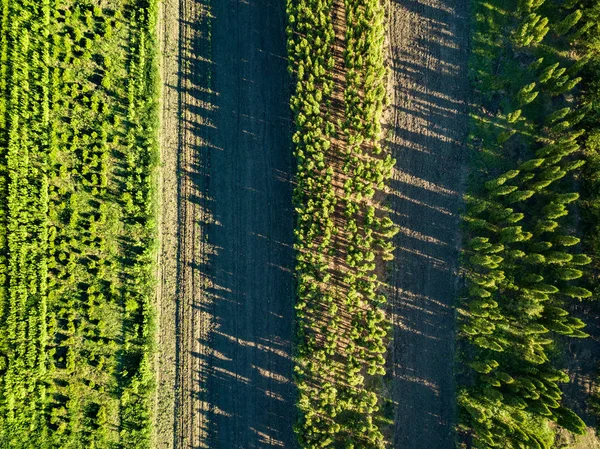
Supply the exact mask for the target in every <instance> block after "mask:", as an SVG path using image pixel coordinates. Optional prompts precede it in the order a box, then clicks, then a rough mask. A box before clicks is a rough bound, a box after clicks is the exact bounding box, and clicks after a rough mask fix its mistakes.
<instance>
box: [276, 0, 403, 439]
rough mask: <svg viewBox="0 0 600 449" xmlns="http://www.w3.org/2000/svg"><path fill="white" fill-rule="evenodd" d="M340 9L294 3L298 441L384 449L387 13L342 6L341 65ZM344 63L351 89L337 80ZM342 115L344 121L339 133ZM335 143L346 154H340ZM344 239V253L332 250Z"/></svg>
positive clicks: (371, 2) (390, 229)
mask: <svg viewBox="0 0 600 449" xmlns="http://www.w3.org/2000/svg"><path fill="white" fill-rule="evenodd" d="M333 9H334V4H333V1H331V0H325V1H322V0H300V1H298V2H293V1H288V3H287V16H288V29H287V36H288V57H289V61H290V72H291V73H292V74H293V75H294V76H295V81H296V85H295V93H294V95H293V96H292V99H291V107H292V110H293V112H294V117H295V125H296V132H295V134H294V136H293V142H294V145H295V155H296V160H297V175H296V178H297V181H298V182H297V187H296V189H295V191H294V206H295V210H296V214H297V223H296V229H295V235H296V243H295V249H296V276H297V302H296V306H295V307H296V315H297V322H298V342H297V345H296V357H295V361H296V365H295V381H296V384H297V385H298V390H299V397H298V408H299V411H300V413H299V421H298V423H297V425H296V433H297V435H298V439H299V442H300V447H303V448H316V447H327V446H329V447H334V446H335V447H338V446H339V447H361V448H383V447H384V446H385V441H384V436H383V433H382V431H381V429H380V426H381V425H383V424H384V423H385V422H386V420H385V419H383V416H382V412H381V410H380V408H381V407H380V406H379V403H380V402H382V401H381V400H380V398H379V397H378V393H379V392H378V390H377V388H376V383H377V378H378V377H379V376H381V375H383V374H384V373H385V369H384V364H385V358H384V357H383V354H384V353H385V351H386V344H385V340H386V337H387V332H388V331H387V329H388V327H389V324H388V323H387V321H386V318H385V314H384V313H383V310H382V308H381V307H382V304H383V303H385V296H384V295H382V294H381V293H380V292H379V291H378V290H379V280H378V279H377V275H376V274H375V273H374V270H375V268H376V266H377V264H380V265H382V264H383V262H385V261H387V260H391V259H393V251H394V246H393V244H392V243H391V238H392V237H393V236H394V235H395V234H396V233H397V232H398V228H397V227H396V226H394V224H393V222H392V221H391V219H390V218H389V217H387V216H386V215H385V213H384V212H383V211H379V210H376V208H375V207H374V206H373V197H374V195H375V192H377V191H378V190H380V189H382V188H383V187H384V184H385V182H386V181H387V180H388V179H389V178H390V177H391V174H392V167H393V165H394V163H395V161H394V160H393V159H392V158H391V156H390V154H389V152H388V151H387V149H385V148H382V147H381V145H380V140H381V138H382V130H381V118H382V113H383V105H384V99H385V92H386V88H385V87H386V86H385V74H386V72H385V68H384V47H383V44H384V37H385V33H384V26H383V25H384V11H383V8H382V6H381V5H380V4H379V0H368V1H366V2H365V1H358V0H346V1H345V11H346V17H345V20H346V25H347V26H346V36H345V39H344V43H345V49H344V57H343V60H342V59H341V58H340V60H339V61H336V60H335V54H334V52H333V48H332V47H333V45H334V42H335V38H336V36H335V30H334V24H333V12H334V11H333ZM338 37H339V36H338ZM337 64H339V66H343V70H344V74H345V77H346V79H345V81H346V82H345V84H343V83H339V82H338V84H336V83H335V82H334V76H333V75H334V67H336V65H337ZM342 93H343V102H342V103H343V106H342V107H343V108H344V110H342V111H335V110H334V109H333V108H334V106H333V104H334V102H333V97H334V94H336V95H340V96H341V94H342ZM335 113H341V114H343V116H344V121H343V122H342V121H336V122H335V123H334V122H333V120H332V118H331V116H332V115H333V114H335ZM339 136H343V140H344V144H343V145H340V144H339V143H338V144H337V145H336V146H334V144H333V142H334V139H335V138H336V137H339ZM340 160H341V161H342V162H339V161H340ZM340 165H341V167H340ZM334 170H336V171H339V172H340V173H338V174H339V175H343V176H344V178H345V181H344V185H343V192H339V190H336V188H334V184H333V182H334V180H333V174H334ZM334 214H337V217H336V219H335V220H334ZM338 236H341V237H342V238H343V239H344V240H345V241H346V242H347V243H346V244H344V245H339V242H338V243H337V244H336V243H335V240H334V239H336V238H339V237H338ZM332 256H337V257H338V258H339V259H340V260H341V261H342V262H341V264H342V265H343V268H342V269H334V268H332V267H333V265H339V264H340V262H335V264H334V263H332ZM333 277H336V278H342V279H343V282H342V286H341V287H334V286H333V285H332V283H331V282H330V280H331V279H332V278H333Z"/></svg>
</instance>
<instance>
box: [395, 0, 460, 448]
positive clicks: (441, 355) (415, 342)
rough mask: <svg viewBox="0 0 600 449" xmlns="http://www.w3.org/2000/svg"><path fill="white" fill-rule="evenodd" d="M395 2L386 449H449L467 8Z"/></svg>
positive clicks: (449, 0) (453, 2) (449, 1)
mask: <svg viewBox="0 0 600 449" xmlns="http://www.w3.org/2000/svg"><path fill="white" fill-rule="evenodd" d="M437 3H438V5H439V7H433V6H431V4H433V2H426V1H425V0H421V1H409V0H394V1H393V2H392V6H391V10H392V11H391V13H392V14H391V21H392V23H393V24H395V25H392V29H394V27H395V26H396V25H398V23H399V22H400V21H402V20H406V21H408V23H406V24H401V25H405V26H404V27H402V26H400V29H401V30H402V31H401V32H400V33H401V34H402V33H405V35H396V36H394V37H395V39H397V40H398V42H396V41H395V40H392V41H391V42H390V46H391V54H390V57H391V65H392V69H393V72H392V78H393V84H394V85H393V89H394V97H395V102H394V104H393V105H392V110H391V111H390V112H391V114H390V115H391V117H392V118H391V121H390V122H391V123H390V125H391V126H390V128H391V131H392V134H393V137H392V138H391V139H390V141H389V142H388V146H389V148H390V149H391V151H392V154H393V157H394V158H395V159H396V160H397V163H396V173H395V175H394V179H393V180H392V181H391V183H390V187H391V193H390V195H389V197H388V201H389V202H390V205H391V210H392V212H391V214H390V216H391V218H392V219H393V221H394V222H395V223H396V224H397V225H398V226H400V228H401V232H400V233H399V234H398V235H397V236H396V239H395V242H394V243H395V245H396V247H397V250H396V253H395V256H396V258H395V260H394V262H393V263H392V265H393V266H392V273H391V275H390V276H389V282H390V290H391V292H390V295H389V296H390V298H389V299H390V309H391V310H390V311H391V315H392V320H393V328H394V333H393V346H392V349H391V351H390V357H389V358H390V360H389V366H388V373H389V374H388V377H389V379H390V381H391V388H392V397H393V399H394V401H395V404H396V407H395V433H394V437H393V447H397V448H401V447H402V448H404V447H410V448H411V449H447V448H449V447H453V446H454V425H455V419H456V411H455V385H454V379H453V375H454V374H453V358H454V339H455V311H454V304H455V300H456V297H457V294H458V289H459V287H460V275H459V254H460V228H459V224H460V218H459V214H460V211H461V208H462V190H463V184H464V166H465V163H466V154H465V148H464V141H465V138H466V132H467V115H466V94H467V76H466V67H467V66H466V62H467V48H466V46H467V30H466V27H467V15H466V14H467V10H466V2H460V1H458V0H441V1H440V2H437Z"/></svg>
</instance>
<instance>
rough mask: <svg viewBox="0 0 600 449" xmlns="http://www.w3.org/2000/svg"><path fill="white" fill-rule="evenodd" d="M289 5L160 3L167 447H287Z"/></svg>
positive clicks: (162, 440) (163, 441)
mask: <svg viewBox="0 0 600 449" xmlns="http://www.w3.org/2000/svg"><path fill="white" fill-rule="evenodd" d="M284 7H285V5H284V3H283V2H281V1H277V0H266V1H261V2H257V1H250V2H247V1H241V0H219V1H216V0H215V1H213V2H212V3H211V2H210V1H209V0H165V2H164V11H163V23H164V27H163V29H164V30H166V31H165V33H164V36H163V39H162V40H163V51H164V60H163V65H164V67H163V80H164V84H165V87H164V95H163V96H164V102H163V103H164V107H165V109H164V115H163V130H164V131H163V145H165V146H166V149H165V150H163V165H164V166H163V171H164V172H165V173H170V174H166V175H163V209H162V211H163V215H166V216H164V217H163V220H162V228H163V235H162V242H163V245H162V252H161V254H162V258H163V261H165V260H166V259H169V258H173V260H176V261H177V263H176V269H175V273H176V274H175V276H174V279H175V281H176V282H175V287H174V288H173V287H172V286H171V284H170V282H171V279H173V276H168V275H163V276H162V283H161V285H162V288H161V291H162V294H161V295H160V296H161V298H162V299H161V304H163V305H166V312H165V307H163V313H162V315H161V317H162V318H161V324H162V331H161V336H162V341H163V342H164V341H166V342H168V344H167V348H168V349H166V350H164V351H163V355H162V357H161V360H162V364H161V366H162V367H163V369H162V370H161V376H162V377H161V380H160V384H159V388H166V389H168V388H169V382H170V379H171V372H170V368H168V367H167V365H168V364H169V363H172V366H176V373H175V375H173V382H172V383H171V385H173V384H174V388H171V390H167V391H173V390H174V391H175V394H174V399H173V400H172V401H171V403H173V402H174V405H170V404H168V401H167V402H165V403H160V395H163V396H167V395H168V393H166V394H163V393H159V406H158V411H159V412H164V414H165V416H167V418H164V417H161V418H159V422H158V424H159V426H158V433H159V434H160V432H161V428H160V420H161V419H164V425H163V428H164V429H165V432H167V433H168V435H170V438H169V437H163V436H161V435H158V436H157V441H158V443H159V447H161V448H162V447H165V448H166V447H175V448H181V449H183V448H186V449H187V448H211V449H218V448H226V449H232V448H243V449H250V448H258V447H261V448H263V447H265V448H266V447H275V446H281V447H286V448H287V447H293V440H294V438H293V431H292V425H293V422H294V412H293V410H294V406H293V395H294V390H293V386H292V383H291V368H292V363H291V358H290V352H291V338H292V331H293V327H292V318H293V284H292V274H291V268H292V265H293V251H292V246H291V244H292V238H293V215H292V208H291V191H292V186H291V174H290V170H291V167H292V155H291V150H290V144H291V140H290V126H291V123H290V116H291V114H290V111H289V107H288V98H289V95H288V92H289V86H288V83H289V80H288V75H287V71H286V64H287V63H286V60H285V32H284V31H285V10H284ZM175 105H176V106H175ZM173 136H175V137H173ZM169 139H170V140H169ZM166 153H168V154H166ZM173 160H175V161H176V162H175V164H173ZM173 173H175V175H174V176H173ZM173 189H174V190H175V194H173ZM173 210H176V213H175V215H173ZM174 223H178V226H176V228H175V231H174V232H175V234H174V235H175V236H176V244H175V247H176V251H175V254H173V251H172V250H171V249H172V248H171V246H170V243H169V242H170V239H169V238H168V236H169V235H173V229H172V226H173V224H174ZM165 271H168V272H169V274H170V273H171V271H170V268H169V266H168V265H165V268H164V269H163V272H165ZM171 297H174V298H176V301H175V303H176V307H175V311H173V310H172V308H171V303H170V302H169V300H168V299H167V298H171ZM171 324H172V325H171ZM170 325H171V326H170ZM173 336H176V338H175V345H174V348H173V351H172V352H171V350H170V348H171V346H169V344H170V342H171V341H172V340H173V338H172V337H173ZM163 373H166V374H163ZM163 379H164V380H163ZM165 404H166V405H165ZM169 413H170V416H171V418H168V416H169ZM169 419H170V422H171V431H170V432H168V429H167V421H168V420H169ZM169 440H170V441H169Z"/></svg>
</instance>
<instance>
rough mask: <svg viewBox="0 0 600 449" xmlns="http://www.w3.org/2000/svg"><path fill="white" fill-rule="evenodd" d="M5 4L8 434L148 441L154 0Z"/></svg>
mask: <svg viewBox="0 0 600 449" xmlns="http://www.w3.org/2000/svg"><path fill="white" fill-rule="evenodd" d="M0 14H1V17H0V18H1V20H0V26H1V28H0V39H1V40H0V52H1V53H0V57H1V58H2V59H1V65H0V70H1V71H2V73H1V75H2V76H1V81H0V108H1V111H0V112H1V114H0V120H2V125H3V126H1V127H0V128H1V131H2V135H1V137H0V139H1V140H0V189H2V192H3V194H2V195H0V210H1V211H2V213H1V214H0V251H1V252H0V379H1V380H0V442H1V443H0V445H1V446H2V447H7V448H12V447H14V448H17V447H18V448H27V447H32V448H33V447H35V448H46V447H48V448H59V447H60V448H65V447H72V448H79V447H98V448H100V447H112V446H115V447H140V448H143V447H149V446H150V431H151V411H152V409H153V407H152V404H151V398H152V395H153V372H152V369H151V366H150V364H151V358H152V354H153V351H154V347H153V335H154V330H153V326H154V319H153V316H154V315H153V305H152V297H153V286H154V281H153V278H154V276H153V271H154V268H153V260H154V258H153V252H154V251H155V240H156V239H155V229H154V226H155V219H154V217H155V209H154V207H155V203H154V195H155V192H154V191H153V188H154V187H153V186H154V184H155V179H154V170H155V166H156V162H157V161H156V159H157V154H158V151H157V140H156V125H157V122H158V120H157V97H158V91H157V82H158V79H157V78H158V77H157V74H156V67H157V62H156V60H155V53H156V51H157V48H156V47H157V44H156V42H155V41H154V34H155V18H156V16H157V10H156V2H154V1H150V2H148V1H142V0H140V1H135V2H124V3H123V4H121V5H119V6H118V7H117V8H116V9H108V8H104V9H103V8H100V7H98V6H93V5H92V4H91V3H90V2H85V1H78V0H59V1H56V2H50V1H46V0H44V1H42V2H38V1H23V2H3V3H2V10H1V12H0ZM92 44H93V45H92ZM123 111H125V112H123ZM5 130H6V132H5Z"/></svg>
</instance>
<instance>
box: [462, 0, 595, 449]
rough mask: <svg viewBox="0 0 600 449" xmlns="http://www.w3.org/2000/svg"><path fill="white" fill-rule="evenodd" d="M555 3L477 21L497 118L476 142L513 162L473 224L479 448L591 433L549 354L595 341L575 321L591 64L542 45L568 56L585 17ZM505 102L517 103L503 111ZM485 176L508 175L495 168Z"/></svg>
mask: <svg viewBox="0 0 600 449" xmlns="http://www.w3.org/2000/svg"><path fill="white" fill-rule="evenodd" d="M544 3H545V2H544V0H521V1H519V2H518V6H517V9H516V10H515V11H512V12H510V14H506V15H500V14H497V15H491V16H490V17H488V18H486V19H483V16H477V12H476V17H479V20H478V21H477V23H476V30H475V38H474V42H473V47H474V50H473V55H474V56H473V57H472V61H471V64H472V71H473V72H475V73H477V76H474V77H473V79H472V81H473V84H474V86H475V88H476V92H477V96H478V97H479V100H480V101H481V102H482V106H483V107H484V108H485V109H487V112H484V109H483V108H482V109H481V110H479V111H477V112H478V114H479V117H478V118H477V120H474V132H473V135H472V136H471V138H472V141H471V143H472V144H473V146H474V147H475V148H476V149H477V151H478V152H480V153H482V154H483V153H487V154H494V155H502V158H503V159H502V161H501V163H500V164H499V165H501V166H502V167H504V168H505V170H506V169H507V168H509V169H508V170H506V171H504V172H503V173H501V174H499V175H498V174H496V176H494V177H492V178H491V179H489V178H488V180H487V181H486V182H484V183H483V185H482V186H481V189H475V191H474V192H472V194H471V195H470V196H469V197H468V199H467V206H468V207H467V213H466V216H465V220H466V224H467V229H468V230H467V234H468V236H469V237H468V238H469V241H468V244H467V245H466V246H467V247H466V249H465V253H466V254H465V255H466V256H467V260H468V262H467V263H466V277H467V289H468V295H467V297H466V298H465V299H464V304H463V308H462V309H461V327H460V332H461V335H462V337H463V339H464V340H465V341H467V342H468V343H469V345H468V346H469V347H467V348H465V353H464V354H463V357H466V358H468V360H467V362H468V366H469V367H470V368H471V371H469V372H468V373H466V374H467V375H468V378H470V379H471V380H472V382H468V383H470V385H469V386H465V387H463V388H462V389H461V390H460V391H459V394H458V402H459V405H460V406H461V425H462V427H463V429H466V430H468V432H470V433H471V434H472V436H473V437H474V446H475V447H478V448H495V447H498V448H500V447H501V448H535V449H539V448H545V449H549V448H550V447H551V446H552V445H553V443H554V433H553V430H552V429H553V427H552V426H551V425H550V423H551V422H554V423H556V424H558V425H559V426H562V427H564V428H566V429H568V430H569V431H571V432H573V433H576V434H581V433H583V432H584V431H585V428H586V426H585V424H584V423H583V421H582V420H581V419H580V418H579V417H578V416H577V415H576V414H575V413H574V412H573V411H571V410H570V409H568V408H566V407H564V406H563V405H561V397H562V392H561V389H560V383H562V382H568V381H569V377H568V376H567V375H566V374H565V373H564V372H562V371H560V370H559V369H557V368H556V367H555V364H554V363H553V361H552V357H551V356H550V348H551V347H552V346H553V345H554V344H555V342H556V341H557V335H564V336H567V337H572V338H585V337H587V334H586V333H585V332H584V330H583V328H584V327H585V323H584V322H582V321H581V320H580V319H578V318H575V317H572V316H570V315H569V312H568V309H569V308H570V303H572V302H573V301H580V300H584V299H588V298H590V297H592V292H591V291H589V290H588V289H587V288H585V287H584V286H582V277H583V275H584V272H585V269H586V266H587V265H588V264H589V263H590V261H591V259H590V257H588V256H587V255H585V254H582V253H581V249H580V247H581V245H580V239H579V238H578V237H576V236H574V235H572V234H573V229H574V228H575V225H574V222H573V219H569V218H570V216H569V214H570V213H571V212H572V210H573V207H574V204H576V202H577V201H578V199H579V194H578V193H577V192H575V191H574V189H575V183H574V178H573V173H578V172H579V169H580V167H581V166H582V165H583V164H584V163H585V161H584V160H583V159H582V148H581V145H582V142H585V139H586V129H585V127H584V126H582V124H583V123H585V120H586V116H587V115H588V114H590V112H591V109H592V106H591V105H590V104H589V103H587V102H582V101H580V100H579V98H578V95H577V93H578V92H577V89H578V86H579V84H580V82H581V80H582V78H581V77H580V76H579V74H580V72H581V70H582V68H583V66H584V63H585V62H587V61H586V60H585V59H578V60H576V61H572V62H568V63H565V62H564V60H560V59H559V58H558V57H557V56H556V52H553V51H548V50H547V48H548V47H546V46H542V44H544V43H546V42H549V44H547V45H549V46H554V47H555V48H556V47H559V46H560V45H565V41H566V42H568V40H569V39H571V38H572V37H573V35H574V33H575V30H577V29H579V30H581V28H579V27H575V25H576V24H577V23H578V22H579V21H580V20H581V18H582V16H583V14H582V11H581V10H580V9H573V7H574V6H576V3H577V2H568V3H570V4H569V5H562V6H559V5H557V4H550V2H546V3H547V4H545V5H544ZM477 8H478V10H477V11H478V12H481V11H483V10H484V9H485V10H487V8H484V6H483V5H478V6H477ZM511 29H512V32H511V33H508V32H507V30H511ZM577 33H579V32H577ZM490 48H498V49H501V50H498V51H497V52H496V53H492V54H490V53H489V51H490V50H489V49H490ZM502 52H504V54H501V53H502ZM503 57H504V58H506V57H508V58H511V60H512V61H517V62H516V63H514V64H513V65H511V66H510V67H509V68H507V69H506V71H505V72H503V71H502V70H498V66H499V65H500V64H501V63H502V58H503ZM494 65H495V66H496V69H493V70H492V67H493V66H494ZM498 95H502V96H504V98H507V99H506V100H504V101H502V102H500V104H499V105H498V102H497V101H496V99H497V98H498ZM494 102H495V104H496V106H495V108H496V109H493V107H494V106H493V105H494ZM498 159H500V157H498ZM482 171H483V172H485V173H487V174H493V173H494V172H496V173H498V169H497V168H495V167H492V166H491V164H488V165H487V166H486V167H485V169H484V170H482Z"/></svg>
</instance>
